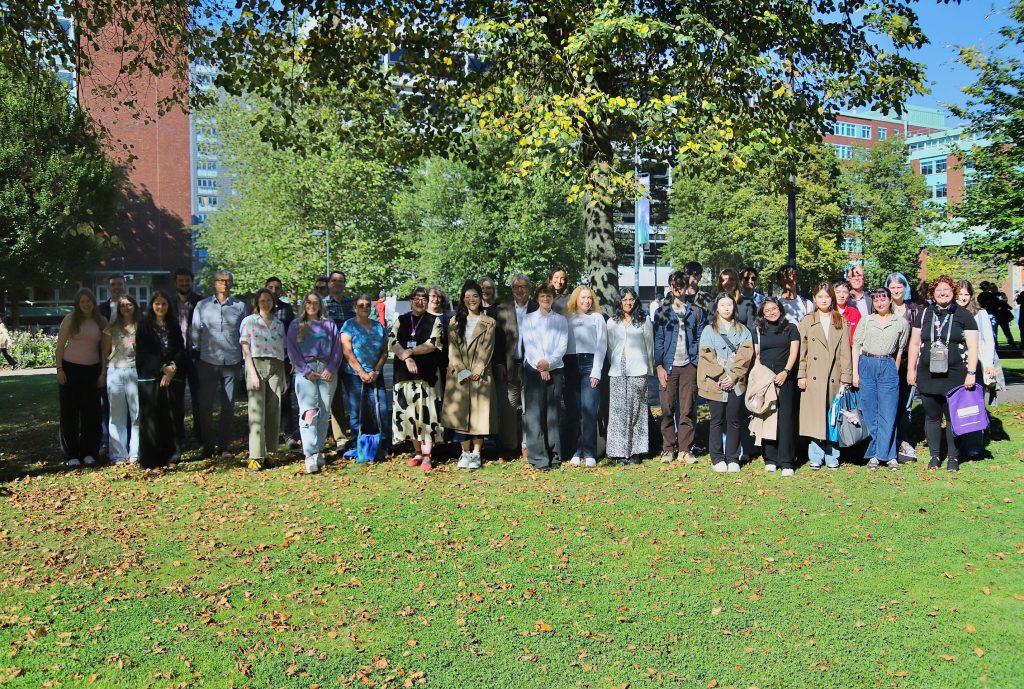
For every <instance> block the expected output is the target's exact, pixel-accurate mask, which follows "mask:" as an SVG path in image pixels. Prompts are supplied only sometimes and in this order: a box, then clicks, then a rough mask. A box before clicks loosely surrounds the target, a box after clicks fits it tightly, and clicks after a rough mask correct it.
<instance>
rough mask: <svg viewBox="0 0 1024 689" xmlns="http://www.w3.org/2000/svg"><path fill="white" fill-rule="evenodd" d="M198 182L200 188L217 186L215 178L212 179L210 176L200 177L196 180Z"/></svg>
mask: <svg viewBox="0 0 1024 689" xmlns="http://www.w3.org/2000/svg"><path fill="white" fill-rule="evenodd" d="M198 183H199V188H200V189H216V188H217V180H216V179H212V178H208V177H200V178H199V180H198Z"/></svg>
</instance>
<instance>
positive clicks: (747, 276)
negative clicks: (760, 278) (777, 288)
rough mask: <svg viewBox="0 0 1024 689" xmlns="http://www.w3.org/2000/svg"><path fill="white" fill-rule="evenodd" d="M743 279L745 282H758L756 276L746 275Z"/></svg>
mask: <svg viewBox="0 0 1024 689" xmlns="http://www.w3.org/2000/svg"><path fill="white" fill-rule="evenodd" d="M743 279H744V280H756V279H757V276H756V275H744V276H743Z"/></svg>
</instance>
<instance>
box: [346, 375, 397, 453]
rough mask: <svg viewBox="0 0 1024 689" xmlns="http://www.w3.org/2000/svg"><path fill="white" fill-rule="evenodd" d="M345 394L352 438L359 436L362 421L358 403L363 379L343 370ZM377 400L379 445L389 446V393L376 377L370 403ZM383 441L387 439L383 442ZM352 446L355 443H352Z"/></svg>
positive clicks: (360, 407)
mask: <svg viewBox="0 0 1024 689" xmlns="http://www.w3.org/2000/svg"><path fill="white" fill-rule="evenodd" d="M344 375H345V395H346V399H347V401H348V425H349V427H350V428H351V429H352V440H353V441H355V439H356V438H358V437H359V431H360V428H361V427H362V421H361V419H360V418H359V412H360V410H361V409H362V405H361V404H360V401H361V396H362V394H363V380H362V379H361V378H360V377H359V376H357V375H356V374H354V373H348V372H347V371H346V372H345V374H344ZM374 401H376V402H377V411H378V412H379V413H380V434H381V446H382V447H388V446H390V444H391V443H390V439H391V395H389V394H387V391H386V390H385V388H384V381H382V380H380V379H379V378H378V379H377V387H376V389H371V390H370V405H371V407H370V408H371V409H373V407H372V405H373V403H374ZM385 441H387V442H386V443H385ZM353 447H355V445H354V444H353Z"/></svg>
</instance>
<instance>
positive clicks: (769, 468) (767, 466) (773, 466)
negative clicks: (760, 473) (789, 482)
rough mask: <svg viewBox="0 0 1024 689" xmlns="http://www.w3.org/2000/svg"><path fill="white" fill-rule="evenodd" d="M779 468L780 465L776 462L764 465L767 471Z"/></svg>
mask: <svg viewBox="0 0 1024 689" xmlns="http://www.w3.org/2000/svg"><path fill="white" fill-rule="evenodd" d="M777 468H778V467H776V466H775V465H774V464H765V465H764V470H765V471H767V472H772V471H775V470H776V469H777Z"/></svg>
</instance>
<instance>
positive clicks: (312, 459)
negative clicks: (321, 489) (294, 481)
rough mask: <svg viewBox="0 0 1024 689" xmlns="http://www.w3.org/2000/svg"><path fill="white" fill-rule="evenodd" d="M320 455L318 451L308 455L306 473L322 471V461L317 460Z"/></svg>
mask: <svg viewBox="0 0 1024 689" xmlns="http://www.w3.org/2000/svg"><path fill="white" fill-rule="evenodd" d="M317 457H318V455H317V454H316V453H314V454H311V455H306V473H307V474H315V473H317V472H318V471H320V463H319V462H318V461H317Z"/></svg>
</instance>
